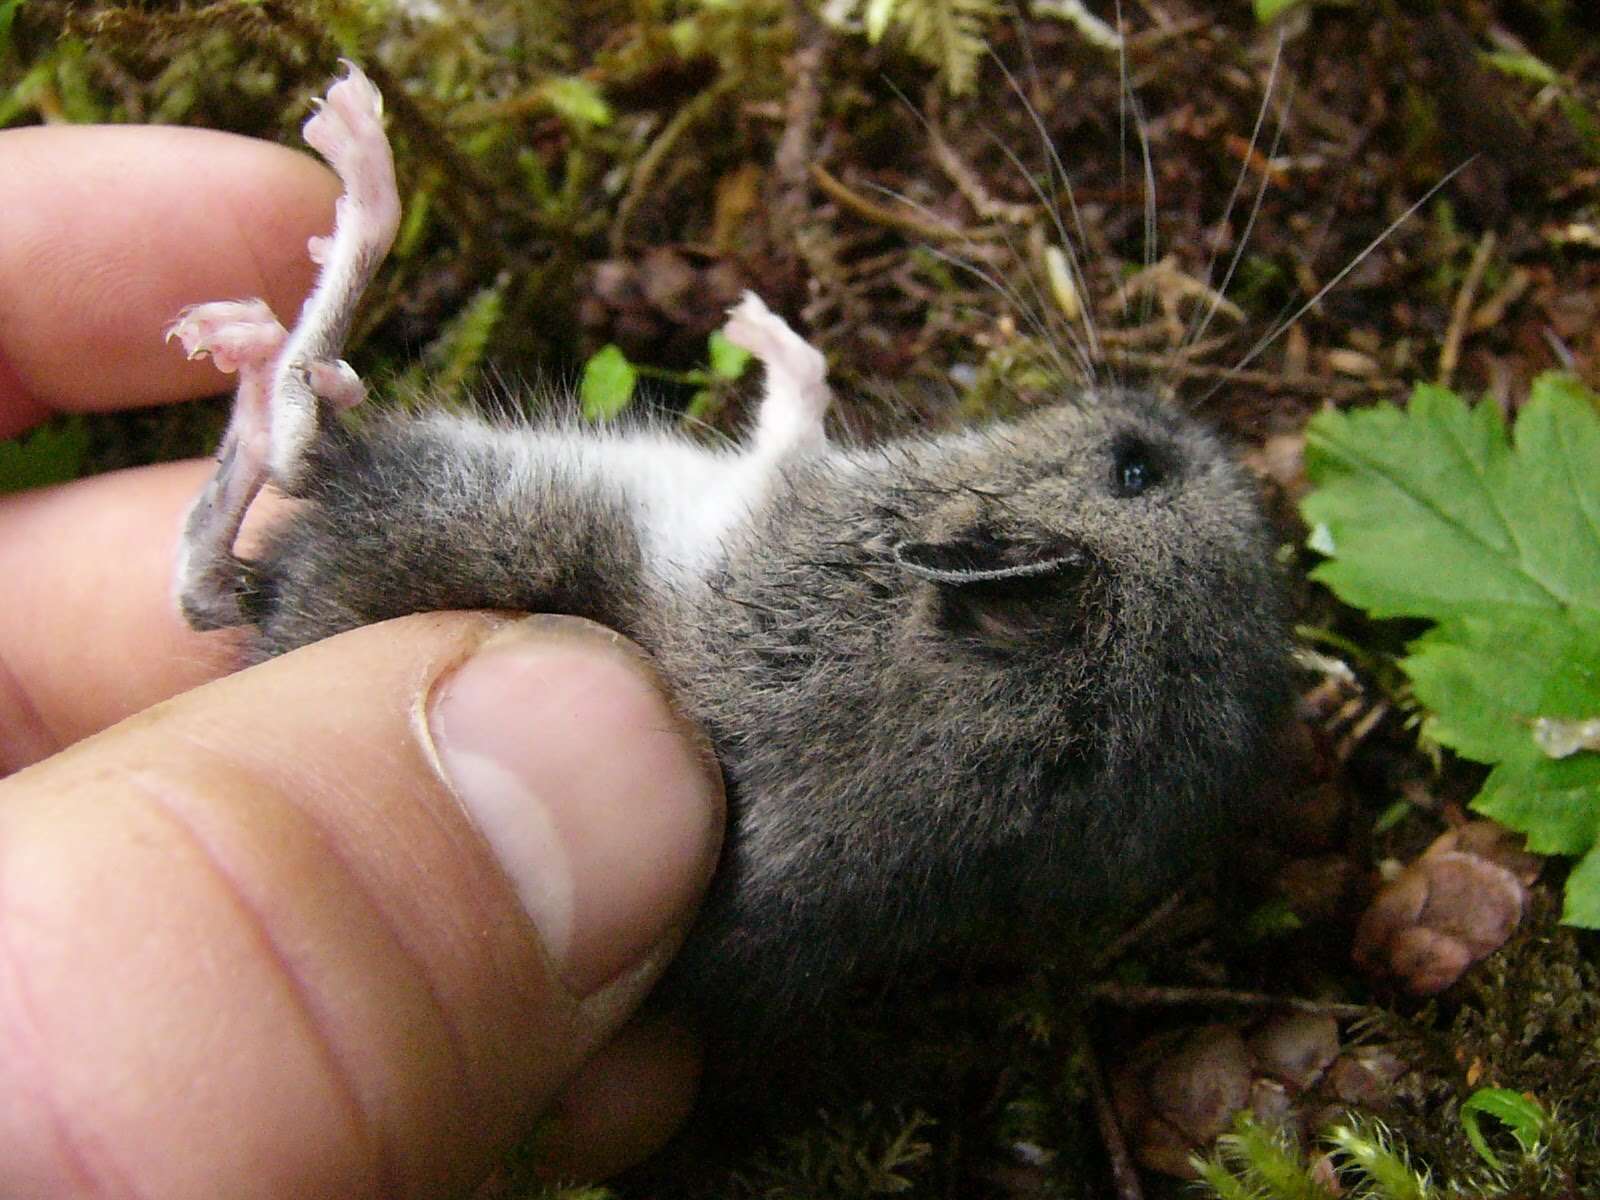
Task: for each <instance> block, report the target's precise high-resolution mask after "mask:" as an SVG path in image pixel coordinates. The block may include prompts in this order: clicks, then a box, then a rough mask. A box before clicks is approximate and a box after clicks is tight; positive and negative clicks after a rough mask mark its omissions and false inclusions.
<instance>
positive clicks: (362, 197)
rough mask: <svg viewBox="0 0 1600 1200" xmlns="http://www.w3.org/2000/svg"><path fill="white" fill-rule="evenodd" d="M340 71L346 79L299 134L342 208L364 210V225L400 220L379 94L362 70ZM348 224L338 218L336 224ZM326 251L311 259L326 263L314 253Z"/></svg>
mask: <svg viewBox="0 0 1600 1200" xmlns="http://www.w3.org/2000/svg"><path fill="white" fill-rule="evenodd" d="M344 68H345V75H344V78H342V79H340V80H339V81H338V82H337V83H335V84H334V85H333V86H332V87H330V88H329V89H328V94H327V95H326V96H325V97H323V98H321V99H319V100H316V101H314V102H313V103H314V105H315V107H316V112H315V113H314V114H313V115H312V117H311V119H310V120H308V121H307V122H306V123H305V127H304V128H303V129H302V130H301V135H302V136H303V137H304V138H305V140H306V143H307V144H308V145H310V146H311V148H312V149H313V150H315V151H316V152H317V153H318V154H320V155H322V157H323V158H325V159H327V161H328V165H329V166H331V167H332V168H333V169H334V170H335V171H336V172H337V173H338V175H339V178H340V179H341V180H342V181H343V183H344V188H345V194H344V195H343V196H341V197H340V198H339V204H340V206H341V207H343V206H345V205H347V204H348V205H354V206H355V207H356V208H358V209H361V210H362V211H363V213H364V214H365V216H364V219H365V220H366V221H370V222H373V223H375V224H383V223H385V222H386V221H387V220H388V219H389V218H390V214H391V213H392V217H393V219H394V220H398V218H399V210H400V205H399V200H398V197H397V196H396V195H395V189H394V159H393V156H392V154H391V153H390V150H389V139H388V138H387V137H386V136H385V135H384V132H383V94H382V93H381V92H379V91H378V89H377V88H376V87H375V86H374V85H373V83H372V80H370V79H368V78H367V77H366V75H365V74H364V73H363V72H362V70H361V68H360V67H358V66H356V65H355V64H354V63H352V62H350V61H348V60H345V61H344ZM347 220H348V218H347V217H346V215H345V214H344V213H341V214H340V216H339V222H340V223H341V224H343V223H345V222H346V221H347ZM318 240H321V241H324V242H326V241H328V239H318ZM330 248H331V247H330V246H329V245H323V246H321V247H318V248H315V249H313V250H312V252H311V254H312V258H313V259H316V261H318V262H322V261H324V260H323V258H319V257H318V253H319V251H320V252H321V253H322V254H323V255H326V254H327V252H328V250H329V249H330Z"/></svg>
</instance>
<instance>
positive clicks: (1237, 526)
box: [893, 393, 1288, 890]
mask: <svg viewBox="0 0 1600 1200" xmlns="http://www.w3.org/2000/svg"><path fill="white" fill-rule="evenodd" d="M964 445H965V452H964V453H963V454H959V455H956V456H954V457H951V458H949V459H946V460H943V461H942V462H939V463H938V464H937V466H936V469H935V470H930V471H929V474H930V476H932V475H935V474H936V475H937V478H936V479H935V478H930V479H929V480H928V483H929V485H930V488H931V490H932V491H933V493H934V494H936V495H937V496H938V497H939V499H938V502H937V503H935V504H934V505H933V506H932V507H931V508H925V509H924V510H923V512H924V513H925V514H926V515H925V516H922V517H921V518H920V519H919V520H918V521H917V522H916V524H915V525H914V526H913V527H912V528H910V529H909V530H908V531H907V535H906V536H905V537H904V538H903V539H902V540H900V541H899V542H898V543H897V544H896V545H895V546H894V548H893V557H894V561H895V563H896V565H897V566H898V567H899V568H900V570H901V571H902V572H903V573H904V577H905V579H906V582H907V586H908V588H909V603H907V604H906V605H905V606H904V608H903V614H902V616H901V618H900V630H899V636H900V637H901V639H902V642H901V644H902V647H903V648H904V649H905V650H906V651H907V653H905V654H904V655H903V658H904V660H906V661H912V662H918V663H921V664H923V666H922V668H921V669H922V670H923V671H925V672H926V676H927V678H928V679H929V680H930V681H932V680H934V679H936V678H938V677H939V676H941V675H944V676H948V675H949V674H951V673H952V671H954V673H956V674H958V675H959V677H960V678H961V679H962V681H963V686H964V687H965V688H966V689H967V691H968V694H970V695H972V696H975V697H977V696H984V697H987V699H988V703H986V704H985V710H986V712H987V713H989V714H999V713H1001V712H1010V713H1017V714H1021V716H1020V717H1019V718H1018V719H1016V720H1015V721H1014V722H1013V723H1012V727H1011V728H1010V729H1008V730H1006V731H1005V734H1004V736H1005V737H1006V738H1007V739H1009V741H1010V742H1011V744H1012V745H1015V746H1018V747H1020V748H1019V750H1018V751H1017V753H1018V754H1019V755H1022V756H1026V755H1029V754H1031V755H1033V756H1034V757H1035V758H1038V759H1044V758H1047V757H1051V758H1052V759H1053V761H1056V762H1059V763H1061V764H1063V769H1064V770H1068V771H1069V772H1070V773H1072V774H1073V775H1074V777H1077V778H1080V779H1081V778H1085V777H1087V778H1088V779H1092V780H1093V782H1092V784H1091V785H1090V786H1088V787H1087V788H1086V789H1085V793H1086V794H1093V795H1099V796H1108V795H1115V796H1120V797H1123V800H1122V801H1121V802H1120V803H1122V805H1123V807H1122V808H1121V809H1120V810H1119V811H1118V813H1117V817H1116V820H1117V822H1118V828H1119V830H1121V831H1122V832H1121V834H1120V835H1119V836H1118V837H1117V838H1116V839H1115V840H1116V842H1117V843H1118V845H1119V846H1120V849H1119V851H1118V852H1119V853H1122V854H1126V855H1130V856H1133V857H1136V858H1137V857H1143V856H1144V855H1145V854H1147V853H1150V852H1152V851H1154V852H1157V853H1159V852H1161V850H1160V848H1161V847H1167V848H1169V849H1170V848H1172V846H1173V843H1174V840H1182V838H1183V836H1184V834H1183V830H1184V829H1185V828H1192V830H1193V832H1192V834H1191V835H1190V836H1192V837H1193V838H1194V839H1196V840H1200V839H1202V838H1203V836H1204V834H1203V832H1202V831H1203V830H1204V829H1205V828H1206V827H1208V826H1210V825H1213V824H1214V823H1215V818H1217V817H1219V816H1220V815H1221V813H1222V812H1223V811H1224V810H1225V809H1236V808H1237V806H1238V805H1239V804H1241V803H1242V802H1244V801H1246V800H1248V799H1249V793H1250V792H1251V791H1252V789H1253V780H1252V776H1253V775H1254V774H1255V772H1257V771H1258V770H1259V769H1260V766H1261V762H1262V759H1263V747H1264V746H1265V745H1266V744H1267V742H1268V740H1269V734H1270V731H1271V729H1272V727H1273V724H1274V722H1275V721H1276V720H1277V719H1278V718H1279V716H1280V714H1281V712H1282V707H1283V703H1284V701H1285V699H1286V697H1287V694H1288V688H1287V663H1288V654H1287V647H1288V635H1287V625H1286V620H1285V611H1284V607H1285V606H1284V603H1283V596H1282V590H1283V589H1282V582H1281V580H1280V579H1279V576H1278V572H1277V570H1276V568H1275V565H1274V562H1273V555H1272V550H1273V542H1272V538H1271V535H1270V532H1269V530H1268V528H1267V524H1266V521H1265V519H1264V517H1263V515H1262V512H1261V508H1260V503H1259V499H1258V497H1257V494H1256V489H1255V487H1254V484H1253V482H1252V481H1251V480H1250V479H1249V477H1248V476H1247V475H1246V474H1245V473H1244V471H1243V470H1242V469H1241V468H1240V467H1239V466H1238V464H1237V463H1236V462H1234V460H1233V459H1232V457H1231V456H1230V455H1229V453H1228V452H1227V450H1226V449H1225V448H1224V447H1223V445H1222V444H1221V442H1220V441H1219V440H1218V439H1217V438H1216V437H1215V436H1214V435H1213V434H1211V433H1210V432H1208V431H1207V430H1205V429H1203V428H1202V427H1201V426H1200V425H1199V424H1198V423H1196V422H1195V421H1194V420H1192V419H1191V418H1189V417H1187V416H1186V415H1184V414H1183V413H1181V412H1178V411H1177V410H1175V409H1173V408H1171V407H1169V406H1166V405H1163V404H1161V403H1159V402H1158V401H1156V400H1154V399H1153V398H1151V397H1148V396H1144V395H1140V394H1137V393H1110V394H1098V395H1090V396H1088V397H1086V398H1085V399H1083V400H1082V401H1081V402H1079V403H1075V404H1072V405H1062V406H1058V407H1055V408H1051V409H1048V410H1044V411H1041V412H1038V413H1036V414H1033V415H1031V416H1030V417H1028V418H1026V419H1025V420H1023V421H1021V422H1018V423H1015V424H1009V425H1005V426H1001V427H998V428H996V429H993V430H988V431H981V432H979V433H976V434H973V435H970V440H969V441H967V442H966V443H964ZM927 465H929V466H930V467H933V466H935V464H934V463H933V461H932V460H929V461H928V464H927ZM986 719H987V720H989V721H991V722H996V721H1000V720H1004V719H1005V718H1001V717H999V716H989V717H986ZM1024 721H1025V722H1032V723H1033V725H1034V727H1035V729H1036V730H1037V733H1035V732H1034V730H1030V729H1029V728H1025V727H1024V725H1023V724H1022V722H1024ZM1052 721H1054V722H1055V723H1056V725H1055V727H1053V728H1052V727H1051V726H1050V722H1052ZM1030 745H1031V747H1032V748H1031V749H1028V748H1027V747H1029V746H1030ZM1078 815H1079V817H1080V818H1081V816H1082V814H1081V813H1080V814H1078ZM1113 890H1114V889H1113Z"/></svg>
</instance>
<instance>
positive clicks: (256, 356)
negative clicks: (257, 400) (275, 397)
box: [167, 300, 288, 375]
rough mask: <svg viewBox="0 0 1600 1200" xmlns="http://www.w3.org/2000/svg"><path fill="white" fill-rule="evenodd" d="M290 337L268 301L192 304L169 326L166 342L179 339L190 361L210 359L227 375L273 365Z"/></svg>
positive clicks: (224, 301)
mask: <svg viewBox="0 0 1600 1200" xmlns="http://www.w3.org/2000/svg"><path fill="white" fill-rule="evenodd" d="M287 336H288V331H287V330H286V329H284V327H283V326H282V325H281V324H280V323H279V322H278V318H277V317H275V316H273V315H272V310H271V309H270V308H268V307H267V303H266V301H265V300H214V301H212V302H211V303H209V304H191V305H190V306H189V307H188V308H186V309H184V310H183V311H182V312H180V313H179V314H178V317H177V320H175V321H173V322H172V324H171V325H169V326H167V341H169V342H170V341H172V340H173V339H174V338H176V339H177V340H178V342H179V344H181V345H182V346H183V352H184V353H185V354H186V355H188V356H189V357H190V358H210V359H211V361H212V363H213V364H214V365H215V366H216V368H217V370H219V371H222V372H224V373H225V374H228V375H232V374H234V373H236V372H239V371H248V370H251V369H257V368H259V369H264V368H266V367H267V366H269V365H271V363H272V360H273V359H275V358H276V357H277V356H278V351H279V350H280V349H282V348H283V339H284V338H285V337H287Z"/></svg>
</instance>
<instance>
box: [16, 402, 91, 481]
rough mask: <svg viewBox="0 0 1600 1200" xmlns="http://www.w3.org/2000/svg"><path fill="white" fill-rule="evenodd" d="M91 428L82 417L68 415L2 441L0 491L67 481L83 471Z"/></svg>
mask: <svg viewBox="0 0 1600 1200" xmlns="http://www.w3.org/2000/svg"><path fill="white" fill-rule="evenodd" d="M88 449H89V430H88V427H87V426H86V425H85V424H84V421H83V418H82V417H65V418H61V419H59V420H56V421H53V422H51V423H50V424H48V425H44V426H41V427H40V428H38V429H35V430H34V431H33V432H32V433H29V434H26V435H25V436H23V437H20V438H11V439H9V440H6V441H0V493H4V492H20V491H24V490H25V489H27V488H36V487H45V486H47V485H48V484H52V483H65V482H67V481H68V480H69V479H76V478H77V477H78V476H79V475H80V474H82V472H83V458H84V455H85V454H86V453H87V452H88Z"/></svg>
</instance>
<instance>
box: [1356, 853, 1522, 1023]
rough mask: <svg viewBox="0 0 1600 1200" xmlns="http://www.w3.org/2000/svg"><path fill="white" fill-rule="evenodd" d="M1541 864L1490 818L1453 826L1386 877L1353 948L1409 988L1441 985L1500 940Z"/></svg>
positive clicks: (1424, 992)
mask: <svg viewBox="0 0 1600 1200" xmlns="http://www.w3.org/2000/svg"><path fill="white" fill-rule="evenodd" d="M1539 865H1540V863H1539V859H1538V857H1537V856H1536V855H1533V854H1529V853H1528V852H1527V851H1525V850H1523V849H1522V846H1521V839H1520V838H1518V837H1516V836H1515V835H1513V834H1511V833H1509V832H1507V831H1506V830H1505V829H1502V828H1501V827H1500V826H1499V825H1496V824H1495V823H1494V822H1493V821H1473V822H1472V823H1470V824H1467V825H1463V826H1461V827H1460V828H1459V829H1452V830H1450V831H1449V832H1448V833H1445V834H1444V835H1443V836H1441V837H1439V838H1438V839H1437V840H1435V841H1434V843H1433V844H1432V845H1431V846H1429V847H1428V848H1427V850H1425V851H1424V852H1423V854H1422V856H1421V857H1420V858H1418V859H1417V860H1416V862H1414V863H1412V864H1411V865H1410V866H1408V867H1406V868H1405V870H1403V871H1402V872H1401V873H1400V874H1399V875H1398V876H1396V877H1395V878H1394V879H1393V880H1391V881H1390V882H1389V883H1387V884H1385V885H1384V887H1383V890H1382V891H1380V892H1379V893H1378V895H1377V898H1376V899H1374V900H1373V902H1372V906H1371V907H1370V908H1368V909H1367V911H1366V913H1365V915H1363V916H1362V918H1361V923H1360V925H1358V926H1357V928H1356V939H1355V945H1354V947H1353V949H1352V950H1351V956H1352V957H1353V958H1354V960H1355V963H1356V965H1357V966H1358V967H1360V968H1361V969H1362V970H1364V971H1366V972H1367V973H1369V974H1371V975H1376V976H1380V977H1384V976H1387V977H1392V978H1393V979H1394V980H1395V982H1396V983H1397V984H1398V985H1399V986H1400V987H1402V988H1404V989H1405V990H1406V991H1408V992H1411V993H1412V994H1414V995H1418V996H1431V995H1433V994H1434V993H1436V992H1442V991H1444V989H1445V988H1447V987H1449V986H1450V985H1451V984H1453V983H1455V981H1456V980H1458V979H1460V978H1461V976H1462V974H1463V973H1465V971H1466V970H1467V968H1468V967H1470V966H1471V965H1472V964H1473V963H1475V962H1477V961H1478V960H1480V959H1482V958H1486V957H1487V956H1488V955H1490V954H1492V953H1493V952H1494V951H1496V950H1498V949H1499V948H1500V947H1501V946H1502V945H1504V944H1505V940H1506V939H1507V938H1508V937H1510V936H1511V931H1512V930H1514V929H1515V928H1516V927H1517V923H1518V922H1519V921H1521V920H1522V911H1523V908H1524V906H1525V904H1526V901H1527V894H1528V885H1529V884H1531V883H1532V882H1533V881H1534V880H1535V879H1536V878H1538V875H1539Z"/></svg>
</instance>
